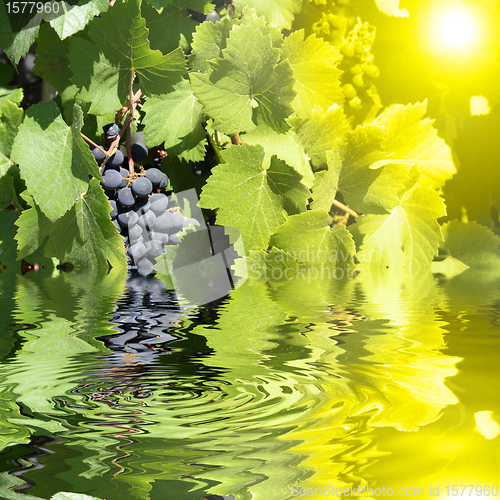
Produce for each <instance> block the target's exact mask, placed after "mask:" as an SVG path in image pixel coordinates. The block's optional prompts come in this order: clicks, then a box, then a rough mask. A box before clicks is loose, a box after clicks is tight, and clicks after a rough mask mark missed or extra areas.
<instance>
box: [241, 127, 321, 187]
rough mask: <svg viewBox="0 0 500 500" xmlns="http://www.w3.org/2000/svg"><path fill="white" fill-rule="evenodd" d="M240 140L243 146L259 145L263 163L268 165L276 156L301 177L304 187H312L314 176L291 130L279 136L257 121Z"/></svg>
mask: <svg viewBox="0 0 500 500" xmlns="http://www.w3.org/2000/svg"><path fill="white" fill-rule="evenodd" d="M241 139H242V141H243V142H244V143H245V144H253V145H256V144H260V145H261V146H262V147H263V148H264V151H265V153H266V156H265V158H264V163H266V164H267V163H269V162H270V161H271V156H273V155H276V156H277V157H278V158H280V159H281V160H283V161H285V162H286V163H287V164H288V165H290V166H291V167H293V168H294V169H295V170H297V172H299V174H300V175H302V177H303V179H302V182H303V183H304V185H305V186H307V187H308V188H310V187H311V186H312V185H313V182H314V174H313V172H312V170H311V165H309V162H308V161H307V157H306V155H305V153H304V150H303V149H302V147H301V146H300V145H299V144H298V143H297V141H296V140H295V134H294V133H293V131H292V130H289V131H288V132H287V133H286V134H280V133H278V132H276V131H275V130H273V129H272V128H270V127H269V126H268V125H266V124H265V123H264V122H263V120H262V119H259V120H258V121H257V127H256V128H255V129H253V130H252V131H251V132H248V133H246V134H244V135H242V136H241Z"/></svg>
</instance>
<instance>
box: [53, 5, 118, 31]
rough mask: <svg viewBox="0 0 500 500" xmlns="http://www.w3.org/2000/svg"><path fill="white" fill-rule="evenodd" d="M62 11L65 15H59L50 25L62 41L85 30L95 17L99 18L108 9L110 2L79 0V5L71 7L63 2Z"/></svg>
mask: <svg viewBox="0 0 500 500" xmlns="http://www.w3.org/2000/svg"><path fill="white" fill-rule="evenodd" d="M59 5H60V6H61V11H62V10H63V9H64V14H62V15H58V16H57V17H55V18H54V19H52V20H51V21H50V25H51V26H52V28H54V30H55V31H56V33H57V34H58V35H59V38H60V39H61V40H64V39H65V38H67V37H69V36H71V35H73V34H75V33H76V32H78V31H81V30H83V28H85V26H86V25H87V24H88V22H89V21H91V20H92V19H93V18H94V16H98V15H99V14H101V13H102V12H104V11H105V10H107V9H108V7H109V0H79V1H78V3H77V4H73V5H71V6H69V5H68V4H66V3H63V2H61V3H60V4H59Z"/></svg>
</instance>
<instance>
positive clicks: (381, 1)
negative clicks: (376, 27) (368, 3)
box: [375, 0, 410, 17]
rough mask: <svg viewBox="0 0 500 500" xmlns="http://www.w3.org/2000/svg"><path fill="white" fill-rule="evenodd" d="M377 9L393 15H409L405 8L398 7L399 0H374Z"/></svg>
mask: <svg viewBox="0 0 500 500" xmlns="http://www.w3.org/2000/svg"><path fill="white" fill-rule="evenodd" d="M375 3H376V4H377V7H378V10H380V12H383V13H384V14H387V15H388V16H394V17H410V13H409V12H408V11H407V10H406V9H400V8H399V0H375Z"/></svg>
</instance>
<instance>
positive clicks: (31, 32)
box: [0, 2, 43, 66]
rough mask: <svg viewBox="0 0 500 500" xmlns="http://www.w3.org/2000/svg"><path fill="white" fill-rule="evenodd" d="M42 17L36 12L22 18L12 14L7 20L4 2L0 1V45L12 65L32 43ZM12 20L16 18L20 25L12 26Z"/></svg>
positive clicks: (24, 53) (15, 64) (26, 51)
mask: <svg viewBox="0 0 500 500" xmlns="http://www.w3.org/2000/svg"><path fill="white" fill-rule="evenodd" d="M42 17H43V14H38V13H36V14H35V15H34V16H28V18H27V19H26V18H24V19H23V16H21V15H20V14H16V15H14V14H13V15H12V18H11V19H10V20H9V17H8V15H7V9H6V7H5V2H1V3H0V47H2V49H3V50H4V52H5V53H6V54H7V57H8V58H9V59H10V61H11V62H12V64H13V65H14V66H17V63H18V62H19V60H20V59H21V57H24V56H25V55H26V54H27V53H28V50H29V49H30V47H31V45H33V42H34V41H35V38H36V37H37V35H38V29H39V24H40V22H41V20H42ZM15 18H17V19H15ZM14 20H17V21H18V22H19V23H20V26H17V27H16V26H12V25H11V21H14ZM24 21H26V23H27V24H26V23H25V22H24ZM21 28H22V29H21Z"/></svg>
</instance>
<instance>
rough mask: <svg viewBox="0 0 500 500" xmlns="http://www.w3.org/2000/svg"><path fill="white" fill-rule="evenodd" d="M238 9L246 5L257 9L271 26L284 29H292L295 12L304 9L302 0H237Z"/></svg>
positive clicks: (258, 13)
mask: <svg viewBox="0 0 500 500" xmlns="http://www.w3.org/2000/svg"><path fill="white" fill-rule="evenodd" d="M233 3H234V5H235V7H236V9H237V10H243V8H244V7H249V8H252V9H255V11H256V12H257V15H259V16H264V18H265V20H266V22H267V23H268V24H270V25H271V26H275V27H276V28H279V29H280V30H282V29H290V28H291V27H292V21H293V19H294V16H295V14H298V13H299V12H300V11H301V10H302V1H301V0H280V1H278V2H269V1H268V0H235V1H234V2H233Z"/></svg>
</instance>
